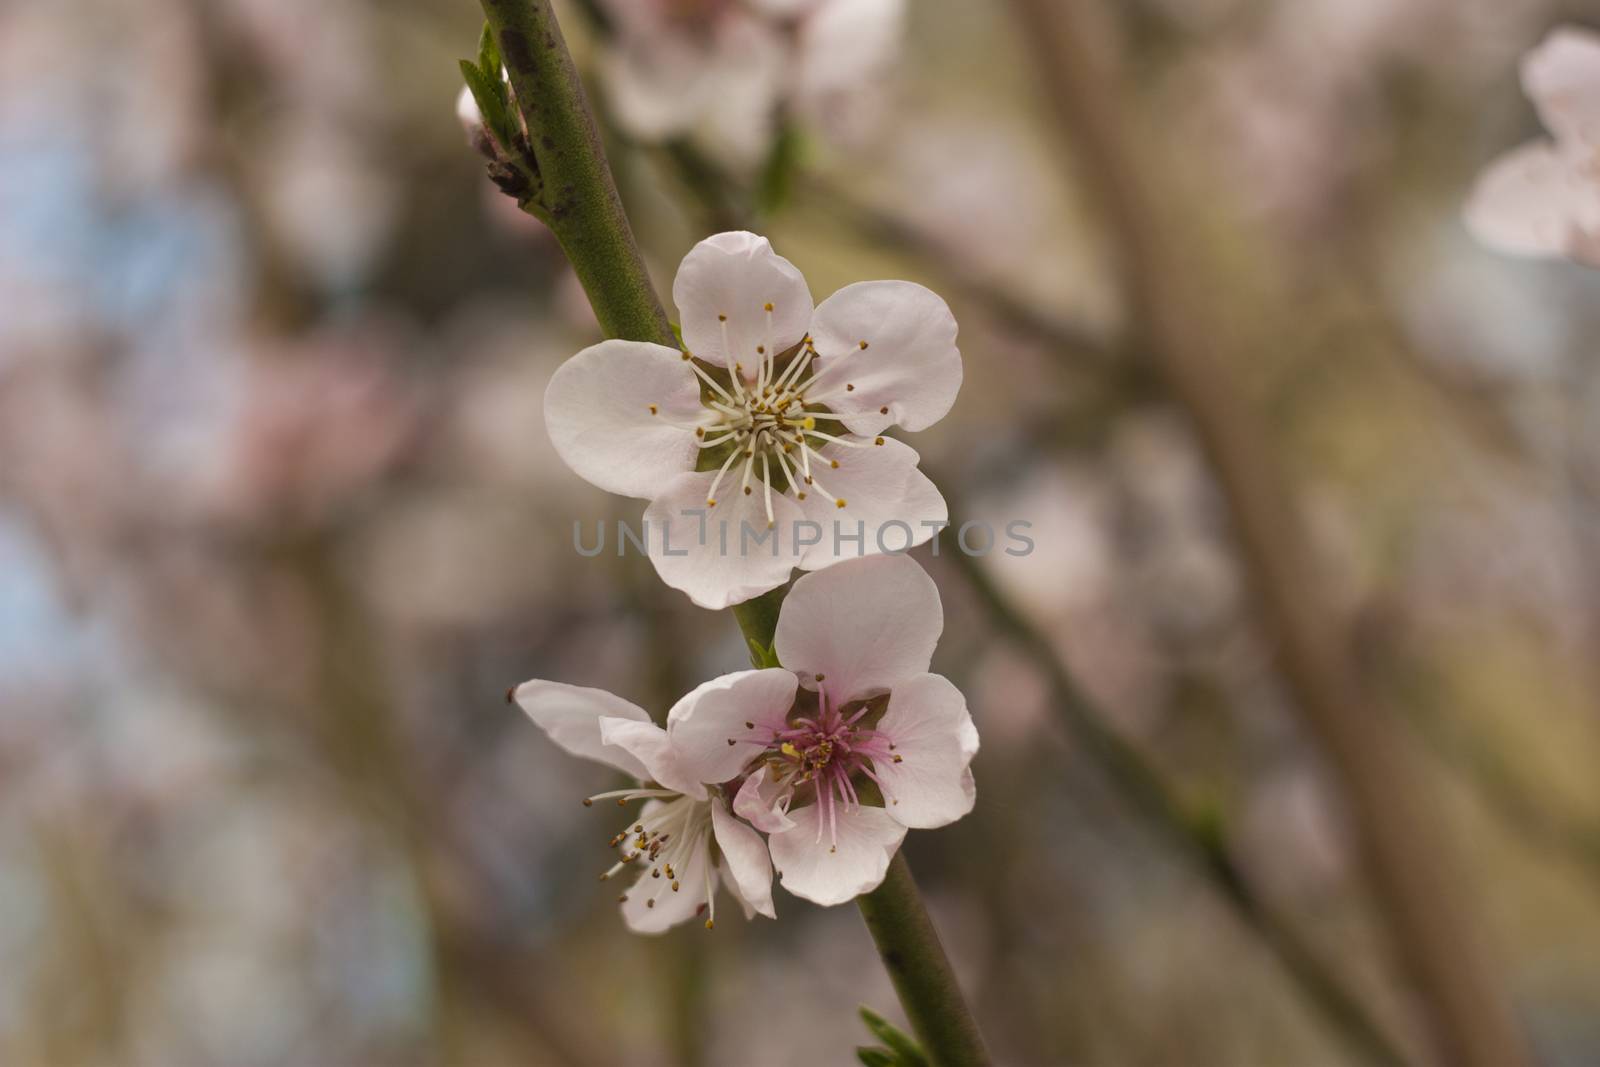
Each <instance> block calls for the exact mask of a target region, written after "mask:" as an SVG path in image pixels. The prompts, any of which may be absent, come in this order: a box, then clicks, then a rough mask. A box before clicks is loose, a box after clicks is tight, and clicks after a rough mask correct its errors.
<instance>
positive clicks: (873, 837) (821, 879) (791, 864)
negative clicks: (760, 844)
mask: <svg viewBox="0 0 1600 1067" xmlns="http://www.w3.org/2000/svg"><path fill="white" fill-rule="evenodd" d="M791 814H792V815H793V817H794V822H795V826H794V829H793V830H788V831H786V832H784V833H781V834H772V835H771V836H769V837H768V838H767V845H768V847H769V848H770V849H771V850H772V865H773V866H774V867H776V868H777V869H778V873H779V874H780V875H781V876H782V877H783V888H785V889H787V890H788V891H789V892H791V893H793V894H794V895H795V896H797V897H801V898H802V899H805V900H809V901H811V902H812V903H813V904H821V905H822V906H824V907H831V906H832V905H834V904H843V903H845V902H846V901H849V900H854V899H855V898H856V897H858V896H860V895H861V894H862V893H866V892H868V891H870V890H873V889H876V888H877V887H878V886H879V884H880V883H882V881H883V876H884V875H885V874H886V873H888V870H889V861H890V860H891V859H893V858H894V853H895V849H897V848H899V847H900V842H901V841H902V840H903V839H904V838H905V836H906V828H905V827H904V826H902V825H901V824H900V823H898V822H895V821H894V820H893V819H891V818H890V817H889V816H888V813H886V812H885V811H884V810H883V809H882V808H866V807H864V808H857V809H854V810H852V811H842V810H841V811H840V812H839V813H838V815H837V816H836V819H835V830H834V831H830V828H829V827H828V826H827V825H825V824H824V821H823V820H822V817H821V813H820V809H819V808H818V807H817V806H816V805H815V804H812V805H809V806H807V807H804V808H801V809H800V810H799V811H796V812H793V813H791Z"/></svg>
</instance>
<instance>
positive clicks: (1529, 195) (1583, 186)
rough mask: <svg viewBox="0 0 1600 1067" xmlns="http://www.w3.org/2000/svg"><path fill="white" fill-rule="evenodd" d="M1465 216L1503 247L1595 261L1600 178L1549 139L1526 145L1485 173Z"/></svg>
mask: <svg viewBox="0 0 1600 1067" xmlns="http://www.w3.org/2000/svg"><path fill="white" fill-rule="evenodd" d="M1465 221H1466V224H1467V228H1468V229H1469V230H1471V231H1472V235H1473V236H1474V237H1476V238H1477V239H1478V240H1480V241H1482V242H1483V243H1484V244H1486V245H1488V246H1489V247H1491V248H1494V249H1497V250H1499V251H1502V252H1509V253H1511V254H1513V255H1522V256H1563V255H1572V256H1574V257H1575V258H1579V259H1583V260H1584V261H1585V262H1593V261H1594V260H1593V259H1592V258H1591V257H1590V256H1589V255H1587V254H1586V251H1585V246H1586V245H1592V244H1593V241H1592V240H1586V238H1589V237H1591V236H1592V235H1594V234H1597V233H1600V180H1596V179H1594V178H1591V177H1590V176H1588V175H1587V174H1585V173H1584V172H1582V171H1580V170H1578V169H1577V168H1576V167H1574V166H1573V164H1572V162H1571V160H1570V159H1568V158H1567V157H1566V156H1564V155H1563V154H1562V153H1561V152H1560V151H1559V149H1557V148H1556V146H1554V145H1552V144H1550V143H1549V142H1544V141H1541V142H1535V143H1533V144H1527V145H1523V146H1522V147H1521V148H1518V149H1515V150H1513V151H1511V152H1509V153H1507V154H1506V155H1504V156H1501V157H1500V158H1499V159H1497V160H1495V161H1494V162H1493V163H1491V164H1490V165H1489V168H1488V169H1487V170H1485V171H1484V172H1483V174H1482V176H1480V177H1479V179H1478V184H1477V187H1476V188H1474V189H1473V191H1472V196H1471V198H1470V199H1469V200H1468V201H1467V207H1466V212H1465Z"/></svg>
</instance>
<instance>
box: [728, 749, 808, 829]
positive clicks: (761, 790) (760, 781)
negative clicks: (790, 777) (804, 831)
mask: <svg viewBox="0 0 1600 1067" xmlns="http://www.w3.org/2000/svg"><path fill="white" fill-rule="evenodd" d="M793 795H794V791H793V790H792V789H784V788H780V787H779V786H778V784H777V783H776V782H774V781H773V780H772V777H771V775H769V774H768V773H767V768H766V766H765V765H764V764H763V765H762V766H760V767H757V768H756V769H755V770H753V771H751V772H750V777H748V778H746V779H745V780H744V784H743V785H741V786H740V787H739V792H738V794H737V795H736V796H735V797H734V798H733V810H734V814H736V815H738V816H739V818H741V819H744V820H745V821H746V822H748V823H749V824H750V825H751V826H754V827H755V828H756V829H757V830H760V831H761V832H762V833H764V834H778V833H782V832H783V831H785V830H788V829H792V828H793V827H794V820H793V819H791V818H789V814H788V809H789V798H790V797H791V796H793Z"/></svg>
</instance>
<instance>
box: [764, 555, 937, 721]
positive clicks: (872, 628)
mask: <svg viewBox="0 0 1600 1067" xmlns="http://www.w3.org/2000/svg"><path fill="white" fill-rule="evenodd" d="M943 630H944V611H943V609H942V608H941V607H940V605H939V589H938V587H937V586H935V585H934V584H933V579H932V578H929V577H928V575H927V573H926V572H925V571H923V569H922V567H921V566H919V565H918V564H917V562H916V561H915V560H913V559H912V558H911V557H910V556H868V557H867V558H866V559H859V560H850V561H848V562H845V563H840V564H838V565H837V566H833V567H829V568H828V569H827V570H822V571H813V572H812V573H810V574H807V575H803V576H802V577H801V578H800V580H799V581H797V582H795V583H794V588H793V589H792V590H790V591H789V595H788V597H787V598H785V600H784V602H783V607H782V608H781V609H780V610H779V612H778V635H777V653H778V661H779V662H780V663H782V664H783V665H784V666H786V667H788V668H789V669H790V670H792V671H795V672H796V673H802V672H803V673H805V674H810V675H817V674H822V675H825V678H824V680H823V683H822V688H824V689H825V690H827V693H828V696H829V697H830V698H831V699H832V700H833V701H834V704H835V705H836V706H837V705H839V704H842V703H844V702H845V701H847V700H852V699H855V698H857V697H864V696H868V695H870V694H872V693H877V692H882V691H884V690H888V689H892V688H894V687H895V686H896V685H899V684H900V683H901V682H903V681H905V680H906V679H908V678H911V677H913V676H914V675H918V674H922V673H924V672H925V671H927V669H928V664H929V662H931V661H932V659H933V649H934V646H935V645H937V644H938V643H939V634H940V632H941V631H943Z"/></svg>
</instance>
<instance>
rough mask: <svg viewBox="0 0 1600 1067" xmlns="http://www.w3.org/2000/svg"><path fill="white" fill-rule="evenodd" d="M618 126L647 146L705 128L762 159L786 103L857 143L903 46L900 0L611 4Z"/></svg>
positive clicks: (605, 62) (606, 58) (608, 66)
mask: <svg viewBox="0 0 1600 1067" xmlns="http://www.w3.org/2000/svg"><path fill="white" fill-rule="evenodd" d="M603 6H604V7H605V9H606V13H607V15H608V16H609V18H610V21H611V24H612V26H613V27H614V29H615V35H616V40H615V43H614V46H613V47H610V48H608V49H607V51H606V52H605V54H604V55H603V57H602V64H601V73H602V76H603V78H604V80H605V87H606V91H607V99H608V101H609V103H610V105H611V107H612V110H613V111H614V112H615V114H616V117H617V121H618V122H619V123H621V124H622V126H623V128H624V129H626V130H627V131H628V132H629V133H630V134H632V135H633V136H635V137H638V138H640V139H643V140H647V141H661V140H668V139H671V138H674V137H680V136H683V135H686V134H689V133H693V132H703V133H705V134H706V135H707V137H708V138H709V139H710V140H711V141H712V142H713V143H714V144H715V145H716V146H717V147H719V148H722V149H724V150H725V151H727V152H728V153H729V154H730V155H732V156H733V157H734V158H736V159H740V160H744V161H751V160H755V159H759V158H760V157H761V155H762V153H763V152H765V150H766V148H767V146H768V145H769V144H770V143H771V141H772V138H773V135H774V134H775V132H776V129H777V120H778V118H779V117H780V114H781V112H782V110H783V109H784V108H785V107H791V108H792V109H793V110H794V111H795V112H796V113H797V114H798V115H799V116H800V117H801V118H803V119H805V120H807V121H809V122H812V123H814V124H820V125H821V126H822V127H823V128H824V129H825V130H833V131H837V133H838V134H839V135H842V136H845V137H849V136H851V135H852V132H853V131H852V129H851V128H850V127H851V124H852V123H853V122H855V120H857V119H858V118H859V116H860V114H861V113H862V112H863V111H864V110H865V109H864V108H863V104H864V102H866V94H865V90H866V88H867V87H868V86H869V85H870V84H871V83H872V82H873V81H875V80H876V79H877V78H879V77H881V75H882V74H883V72H884V71H885V70H886V69H887V68H888V67H889V66H890V65H891V64H892V62H893V60H894V58H895V55H896V53H897V52H898V50H899V45H900V37H901V32H902V31H901V26H902V23H903V21H904V14H905V4H904V0H604V3H603Z"/></svg>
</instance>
